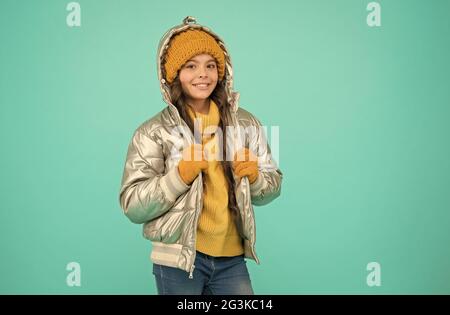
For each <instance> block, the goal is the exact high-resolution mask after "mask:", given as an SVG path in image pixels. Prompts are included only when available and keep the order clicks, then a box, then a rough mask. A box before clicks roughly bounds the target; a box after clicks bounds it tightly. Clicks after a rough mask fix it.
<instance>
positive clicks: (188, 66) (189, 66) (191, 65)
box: [186, 64, 195, 69]
mask: <svg viewBox="0 0 450 315" xmlns="http://www.w3.org/2000/svg"><path fill="white" fill-rule="evenodd" d="M194 67H195V65H193V64H190V65H187V66H186V68H190V69H192V68H194Z"/></svg>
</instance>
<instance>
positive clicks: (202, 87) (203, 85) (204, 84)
mask: <svg viewBox="0 0 450 315" xmlns="http://www.w3.org/2000/svg"><path fill="white" fill-rule="evenodd" d="M192 85H193V86H195V87H196V88H199V89H207V88H208V87H209V85H210V84H209V83H199V84H192Z"/></svg>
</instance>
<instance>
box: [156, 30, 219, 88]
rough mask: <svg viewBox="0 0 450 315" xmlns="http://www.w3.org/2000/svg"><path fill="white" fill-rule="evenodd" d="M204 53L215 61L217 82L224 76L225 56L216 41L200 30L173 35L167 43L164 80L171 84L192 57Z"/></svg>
mask: <svg viewBox="0 0 450 315" xmlns="http://www.w3.org/2000/svg"><path fill="white" fill-rule="evenodd" d="M202 53H206V54H210V55H211V56H213V57H214V58H215V59H216V61H217V71H218V74H219V80H222V79H223V76H224V74H225V56H224V54H223V50H222V48H220V46H219V44H218V43H217V41H216V39H215V38H214V37H212V36H211V35H210V34H208V33H206V32H205V31H202V30H192V29H190V30H187V31H184V32H181V33H180V34H178V35H175V36H174V37H173V38H172V39H171V40H170V43H169V48H168V49H167V54H166V58H165V63H164V68H165V71H166V80H167V82H169V83H172V82H173V80H174V79H175V77H176V76H177V74H178V70H180V68H181V67H182V66H183V65H184V64H185V63H186V62H187V61H188V60H189V59H191V58H192V57H194V56H196V55H199V54H202Z"/></svg>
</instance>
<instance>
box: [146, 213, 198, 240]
mask: <svg viewBox="0 0 450 315" xmlns="http://www.w3.org/2000/svg"><path fill="white" fill-rule="evenodd" d="M188 217H189V212H187V211H185V210H183V209H172V210H169V211H168V212H167V213H166V214H164V215H162V216H161V217H159V218H157V219H155V220H152V221H150V222H147V223H146V224H145V225H144V237H145V238H146V239H149V240H151V241H155V242H161V243H166V244H167V243H169V244H172V243H176V242H177V241H178V240H179V238H180V236H181V234H182V233H183V231H184V230H185V228H186V222H187V219H188Z"/></svg>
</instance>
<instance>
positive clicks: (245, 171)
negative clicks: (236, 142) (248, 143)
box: [233, 148, 259, 184]
mask: <svg viewBox="0 0 450 315" xmlns="http://www.w3.org/2000/svg"><path fill="white" fill-rule="evenodd" d="M233 170H234V173H235V174H236V176H237V177H239V178H241V177H244V176H247V177H248V180H249V182H250V184H253V183H254V182H255V181H256V179H257V178H258V174H259V170H258V159H257V157H256V155H255V154H254V153H253V152H252V151H250V150H249V149H247V148H244V149H241V150H239V151H238V152H236V154H235V155H234V161H233Z"/></svg>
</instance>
